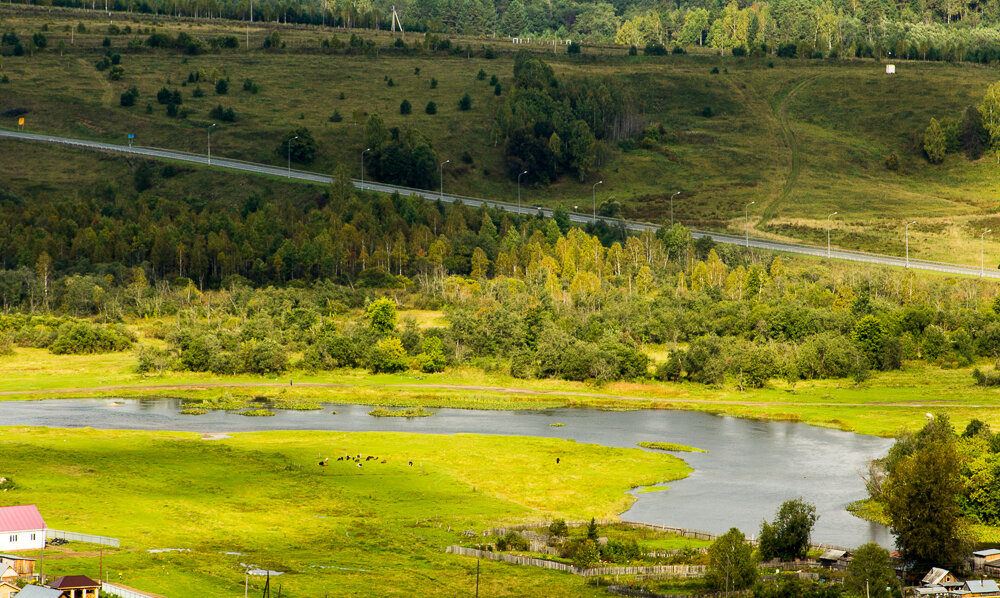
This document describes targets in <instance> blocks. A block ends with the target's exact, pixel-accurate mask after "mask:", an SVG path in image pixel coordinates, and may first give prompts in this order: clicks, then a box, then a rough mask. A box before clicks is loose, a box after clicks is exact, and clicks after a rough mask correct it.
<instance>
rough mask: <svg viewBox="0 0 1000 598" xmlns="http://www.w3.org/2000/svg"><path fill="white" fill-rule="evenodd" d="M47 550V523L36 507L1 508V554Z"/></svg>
mask: <svg viewBox="0 0 1000 598" xmlns="http://www.w3.org/2000/svg"><path fill="white" fill-rule="evenodd" d="M42 548H45V521H44V520H43V519H42V515H41V513H39V512H38V508H37V507H36V506H35V505H18V506H14V507H0V552H7V551H11V550H40V549H42Z"/></svg>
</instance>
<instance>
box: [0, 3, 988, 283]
mask: <svg viewBox="0 0 1000 598" xmlns="http://www.w3.org/2000/svg"><path fill="white" fill-rule="evenodd" d="M0 18H2V19H3V20H2V25H3V27H5V28H10V29H13V30H15V31H17V32H18V33H20V34H22V36H24V35H25V34H27V33H30V32H32V31H37V30H40V29H41V27H42V26H43V25H44V24H48V25H49V32H48V33H47V35H48V36H49V47H48V48H47V49H46V50H44V51H43V52H40V53H37V54H35V55H34V56H30V57H20V58H18V57H5V58H4V62H3V72H4V73H5V74H7V75H8V76H9V77H10V80H11V81H10V83H8V84H5V85H4V86H3V87H2V89H0V90H2V92H3V93H0V113H2V112H3V111H6V110H10V109H12V108H25V109H28V110H30V112H29V113H28V114H26V115H25V118H26V121H27V129H28V130H29V131H36V132H46V133H57V134H64V135H72V136H80V137H87V138H95V139H102V140H111V141H118V142H124V140H125V139H126V135H127V134H129V133H134V134H135V135H136V139H137V143H139V144H141V145H150V146H162V147H170V148H175V149H181V150H186V151H192V152H198V153H204V152H205V148H206V142H207V136H206V129H205V127H206V126H207V125H208V124H210V123H211V122H212V121H213V120H214V119H211V118H210V117H209V114H208V113H209V111H210V110H211V109H212V108H213V107H215V106H216V105H219V104H221V105H222V106H223V107H226V108H228V107H232V108H233V109H234V110H235V111H236V114H237V115H238V120H237V122H235V123H223V122H218V123H217V124H218V126H217V127H216V129H215V131H214V132H213V135H212V145H213V151H214V152H216V153H217V155H226V156H231V157H237V158H243V159H247V160H254V161H263V162H271V163H274V164H284V163H285V162H284V155H283V153H282V152H280V151H278V149H279V148H278V144H279V140H280V137H281V136H282V135H283V134H284V133H286V132H287V131H290V130H291V129H293V128H295V127H299V126H305V127H308V128H309V129H310V131H312V133H313V135H314V136H315V137H316V139H317V143H318V153H317V158H316V161H315V162H314V163H313V164H311V165H309V166H308V168H310V169H313V170H318V171H322V172H329V171H332V170H333V168H334V167H335V166H336V165H337V164H340V163H344V164H346V165H348V167H349V168H350V169H351V172H352V173H354V175H355V176H359V175H360V167H361V164H360V154H361V150H362V149H364V148H363V147H362V146H363V145H364V141H363V122H364V120H365V118H367V115H369V114H371V113H373V112H379V113H381V114H382V115H383V116H384V118H385V120H386V122H387V124H388V125H389V126H390V127H413V128H416V129H419V130H420V131H422V132H423V133H425V134H427V135H428V136H429V137H430V139H431V140H432V142H433V144H434V148H435V150H436V152H437V155H438V158H439V160H440V161H442V162H443V161H444V160H451V163H450V164H448V165H447V166H446V167H445V169H444V187H445V190H446V191H451V192H455V193H466V194H472V195H477V196H489V197H493V198H497V199H508V200H514V198H515V197H516V185H515V184H514V182H513V181H512V180H510V179H509V178H508V177H506V176H505V174H504V170H505V166H504V160H503V155H502V154H503V152H502V144H497V143H496V139H495V138H494V136H493V135H492V134H491V132H492V126H493V120H494V119H493V116H494V113H495V110H496V107H497V106H498V105H499V103H501V102H503V101H504V99H505V98H506V95H507V93H508V92H509V90H510V86H511V81H512V66H513V60H512V54H511V51H512V46H509V45H508V44H505V43H501V42H498V41H495V40H459V41H457V42H456V43H460V44H463V45H464V44H466V43H468V44H469V45H471V46H472V48H473V49H474V50H481V48H482V47H483V46H484V45H485V44H489V45H491V46H493V47H495V48H497V49H498V51H499V52H498V54H497V58H496V59H493V60H486V59H485V58H482V57H481V56H472V57H471V58H467V57H466V56H465V55H464V54H461V55H447V54H445V53H437V54H426V53H417V54H405V53H400V52H394V51H391V50H389V49H388V48H389V46H390V44H391V42H392V39H393V38H391V37H390V36H388V35H378V36H375V35H374V34H373V33H372V32H360V31H359V32H358V33H359V34H361V35H362V36H367V37H373V38H374V39H375V40H376V43H377V44H378V46H379V48H380V50H379V53H378V54H377V55H371V56H361V55H354V56H345V55H339V54H325V53H322V51H321V49H320V42H321V41H322V40H323V39H330V38H331V36H333V35H337V36H338V37H339V38H340V39H341V40H343V41H346V39H347V37H348V36H349V34H348V33H346V32H343V31H339V32H337V31H334V30H332V29H329V28H320V27H294V28H293V27H283V26H276V25H273V24H271V25H268V26H261V25H259V24H258V25H257V26H255V27H253V28H249V30H248V31H249V34H250V35H249V40H250V49H249V50H248V49H247V48H245V47H242V46H241V47H240V48H239V49H233V50H222V51H219V52H214V53H208V54H204V55H199V56H187V55H185V54H183V53H180V52H176V51H170V50H156V51H152V50H148V49H140V50H135V51H132V50H129V49H128V48H127V47H126V45H127V42H128V40H129V39H131V38H132V37H136V34H135V33H133V34H132V35H120V36H114V37H113V38H112V45H111V51H112V52H117V53H121V54H122V66H123V67H124V69H125V76H124V77H123V78H122V80H121V81H116V82H112V81H109V80H108V77H107V73H106V72H99V71H97V70H96V69H95V68H94V66H93V63H94V62H95V61H96V60H97V59H98V58H100V56H101V55H102V54H103V52H104V49H103V48H102V47H101V40H103V38H104V36H105V30H106V26H107V21H106V20H94V19H88V18H87V17H82V16H79V15H68V14H66V13H61V12H54V13H52V14H43V15H40V14H38V13H37V12H35V11H26V12H24V11H17V10H12V9H10V8H4V9H3V12H2V13H0ZM130 19H132V17H131V16H129V17H125V18H123V19H121V20H119V21H117V24H118V25H119V26H124V25H125V24H129V25H130V26H132V27H133V28H134V29H137V28H138V27H140V26H141V27H149V26H152V25H153V24H154V23H153V22H152V21H143V20H142V19H141V18H138V17H135V19H134V20H130ZM77 22H84V23H85V25H86V26H87V27H88V32H87V33H85V34H74V35H73V42H74V43H75V45H72V46H69V45H68V44H69V41H70V40H69V34H68V33H67V32H64V31H63V30H62V29H63V27H64V26H65V25H72V26H75V25H76V23H77ZM155 25H156V27H157V30H158V31H160V32H164V33H169V34H175V33H176V32H178V31H184V32H188V33H190V34H193V35H198V36H201V37H203V38H204V39H206V40H207V39H211V38H213V37H219V36H221V35H234V36H236V37H237V38H239V39H240V41H241V43H243V42H245V40H246V36H245V34H246V33H247V30H245V29H244V27H243V26H242V25H241V24H236V23H228V24H227V23H218V22H199V23H192V22H171V21H169V20H159V21H157V22H156V23H155ZM271 29H277V30H278V31H279V32H280V33H281V35H282V36H283V40H285V41H286V43H287V48H286V49H285V50H282V51H276V52H267V51H264V50H262V49H260V45H261V42H262V41H263V39H264V37H265V36H266V35H267V33H268V32H269V31H270V30H271ZM138 37H139V38H140V39H145V37H148V31H147V32H145V33H143V34H142V35H138ZM421 37H422V36H417V35H412V34H411V35H408V36H407V42H408V43H413V41H414V40H415V39H420V38H421ZM59 40H64V41H65V42H66V43H67V45H68V49H67V50H66V53H65V55H63V56H60V55H59V53H58V51H56V50H55V47H56V45H57V44H58V41H59ZM534 49H535V50H536V51H539V50H541V48H539V47H535V48H534ZM541 56H542V57H543V58H546V59H547V60H548V61H549V63H550V64H551V65H552V66H553V68H554V70H555V71H556V73H557V75H558V76H560V77H562V78H571V77H593V78H598V79H601V80H602V81H605V82H606V83H607V84H610V85H620V86H624V87H626V88H628V89H629V91H630V92H631V93H632V94H633V96H634V102H635V104H636V106H637V107H638V108H639V109H640V110H641V111H642V112H643V114H644V118H645V120H646V122H647V123H648V124H649V125H654V126H656V125H663V127H664V128H665V130H666V131H667V133H666V134H665V135H664V136H663V138H662V139H661V141H660V142H659V143H658V144H654V145H653V146H651V147H650V148H649V149H636V150H632V151H628V152H625V151H621V150H620V149H618V148H617V147H615V146H613V145H612V146H610V147H609V148H608V150H609V151H608V153H607V156H606V157H605V159H604V161H603V162H602V163H601V164H600V167H599V169H598V171H597V172H596V173H594V175H593V176H592V177H590V178H588V180H586V181H582V182H581V181H579V180H577V179H575V178H574V177H564V178H563V179H562V180H561V181H559V182H558V183H556V184H554V185H551V186H549V187H546V188H535V187H533V186H532V185H531V184H530V182H528V183H527V184H526V185H525V186H524V188H523V189H522V200H523V201H524V202H525V203H528V204H538V205H546V206H555V205H564V206H568V207H571V208H572V207H573V206H577V205H578V206H580V209H581V210H583V209H585V208H586V207H588V206H589V202H590V200H591V184H592V183H593V182H596V180H598V179H601V180H603V181H604V185H602V186H601V187H600V188H599V189H598V201H603V200H606V199H615V200H618V201H620V202H621V203H622V204H623V205H624V206H625V213H626V215H628V216H631V217H636V218H641V219H646V220H653V221H663V220H664V219H665V218H668V214H669V197H670V195H671V194H672V193H673V192H674V191H681V192H682V194H681V195H680V196H678V198H677V199H676V201H675V217H676V218H677V219H679V220H680V221H681V222H684V223H687V224H690V225H694V226H701V227H710V228H714V229H720V230H724V229H729V230H734V231H735V230H742V228H743V225H744V223H743V214H744V207H745V206H746V205H747V204H749V203H750V202H752V201H753V202H756V203H755V204H754V205H753V206H752V207H751V208H750V226H751V228H753V229H754V232H755V234H760V235H767V236H772V237H778V238H788V239H804V240H807V241H812V242H816V243H821V242H823V241H825V237H826V225H827V220H826V217H827V216H828V215H829V214H830V213H832V212H834V211H837V212H839V214H838V216H837V217H835V218H834V219H833V226H832V231H831V240H832V242H833V244H834V245H836V246H842V247H847V248H855V249H865V250H870V251H879V252H886V253H894V254H901V253H902V250H903V239H902V225H903V223H905V222H906V221H909V220H917V221H918V224H917V225H915V226H914V227H912V228H911V230H910V233H911V234H910V252H911V257H915V258H925V259H937V260H946V261H953V262H961V263H968V264H975V263H978V258H979V256H978V255H977V254H978V252H977V251H976V250H977V249H978V247H976V245H977V243H975V241H976V240H977V239H976V237H977V236H978V233H979V232H982V230H985V229H986V228H990V227H1000V216H997V215H996V211H997V208H998V207H1000V202H998V200H997V197H998V191H1000V186H998V184H997V182H996V181H997V177H996V173H997V170H998V168H1000V166H998V165H997V164H996V162H995V161H994V160H992V159H990V158H984V159H983V160H980V161H977V162H970V161H968V160H966V159H965V158H964V157H963V156H960V155H949V156H948V158H947V160H946V161H945V163H944V164H942V165H939V166H931V165H929V164H927V163H926V161H925V160H923V158H922V157H920V155H919V153H918V152H917V151H916V150H915V149H914V139H916V138H917V137H914V134H915V133H919V132H922V130H923V129H924V128H925V127H926V125H927V122H928V121H929V119H930V118H931V117H936V118H938V119H943V118H953V119H957V118H960V116H961V112H962V111H963V110H964V108H965V107H966V106H969V105H974V104H978V103H979V101H980V99H981V97H982V95H983V93H984V92H985V90H986V87H987V86H988V85H989V84H990V83H993V82H995V81H996V80H997V79H998V76H997V74H996V72H995V70H993V69H989V68H983V67H979V66H975V65H966V64H941V63H922V62H906V61H902V62H900V63H899V64H897V73H898V74H897V75H895V76H887V75H885V74H884V68H883V65H881V64H877V63H874V62H871V61H854V60H851V61H836V60H835V61H803V60H786V59H768V58H764V59H756V58H754V59H751V58H747V59H737V58H735V57H731V56H728V57H719V56H717V55H714V54H711V53H695V54H693V55H688V56H669V57H643V56H638V57H627V56H624V50H623V51H622V55H612V54H609V53H608V50H607V49H604V48H600V49H591V48H586V47H585V48H584V52H583V55H582V56H580V57H570V56H567V55H565V54H563V53H556V54H552V53H542V54H541ZM772 64H773V67H771V66H770V65H772ZM713 68H717V69H718V70H719V72H718V73H717V74H713V73H712V69H713ZM198 69H204V70H205V71H206V72H209V73H210V72H212V71H213V69H217V70H218V71H219V73H221V75H222V76H224V77H227V78H229V79H230V86H229V92H228V93H227V94H226V95H216V93H215V90H214V86H213V85H212V83H210V82H201V83H197V84H195V83H189V84H187V85H183V83H184V82H186V81H187V78H188V74H189V73H190V72H192V71H197V70H198ZM417 69H419V72H418V70H417ZM480 69H481V70H483V71H484V72H485V73H486V74H487V79H486V80H478V79H477V77H476V74H477V73H478V71H479V70H480ZM492 75H496V76H497V77H498V79H499V81H500V83H501V86H502V87H503V89H504V91H503V93H502V95H501V96H495V95H494V92H493V88H492V87H491V86H490V85H488V80H489V77H490V76H492ZM245 78H252V79H253V80H254V82H255V83H256V84H258V85H259V86H260V91H259V93H256V94H253V93H250V92H248V91H243V89H242V81H243V79H245ZM432 78H433V79H436V80H437V81H438V85H437V87H436V88H433V89H432V87H431V79H432ZM389 79H391V80H392V82H393V86H389V84H388V80H389ZM132 86H135V87H136V88H137V89H138V90H139V92H140V98H139V102H138V104H137V105H136V106H134V107H132V108H121V107H120V106H118V99H119V96H120V94H121V93H122V92H123V91H125V90H126V89H127V88H130V87H132ZM164 86H166V87H168V88H169V89H172V90H173V89H177V90H180V92H181V94H182V96H183V98H184V103H183V104H182V106H181V107H180V108H181V109H183V110H187V111H188V116H187V117H186V118H170V117H167V116H166V113H165V112H166V109H165V106H163V105H161V104H158V103H157V102H156V99H155V94H156V92H157V91H158V90H159V89H160V88H162V87H164ZM196 87H200V89H201V90H202V91H203V92H204V97H201V98H196V97H194V90H195V88H196ZM341 93H343V99H341V95H340V94H341ZM464 93H469V94H470V96H471V97H472V99H473V105H472V110H470V111H468V112H461V111H459V110H458V105H457V104H458V100H459V98H460V97H461V96H462V95H463V94H464ZM403 99H407V100H409V101H410V102H411V104H412V106H413V113H412V114H410V115H401V114H400V113H399V105H400V103H401V102H402V100H403ZM429 101H434V102H435V103H436V104H437V107H438V113H437V114H436V115H427V114H425V113H424V107H425V105H426V104H427V102H429ZM146 104H151V106H152V109H153V111H152V113H151V114H147V113H146V110H145V107H146ZM706 107H708V108H711V109H712V113H713V116H712V117H711V118H706V117H705V116H703V115H702V114H703V111H704V109H705V108H706ZM335 111H337V112H339V114H340V115H341V116H342V117H343V120H342V121H340V122H331V121H330V120H329V118H330V116H331V115H332V114H333V113H334V112H335ZM15 122H16V121H15V118H14V117H6V118H0V125H2V126H5V127H10V128H13V127H14V126H15ZM20 147H21V146H20V145H11V144H10V143H9V142H4V143H3V144H2V145H0V153H2V154H3V155H10V156H14V157H15V158H16V156H17V155H18V152H19V148H20ZM463 153H468V156H469V157H470V158H471V162H469V163H466V162H463V161H462V160H461V156H462V155H463ZM890 153H896V154H897V156H898V157H899V159H900V162H901V170H900V171H898V172H893V171H889V170H888V169H886V167H885V165H884V161H885V158H886V157H887V156H888V155H889V154H890ZM74 154H75V155H79V153H74ZM75 163H76V160H75V159H69V160H68V163H67V164H66V165H63V166H61V167H59V166H58V165H55V166H57V167H58V169H59V170H63V171H70V172H72V171H73V170H74V169H76V168H77V167H78V166H77V165H76V164H75ZM591 178H592V179H593V180H590V179H591ZM269 184H275V185H277V184H279V183H278V182H273V183H269ZM986 248H987V256H988V257H987V260H986V261H987V262H988V263H991V264H992V263H994V262H997V261H998V259H1000V258H998V257H997V256H998V255H1000V241H990V240H989V238H988V239H987V244H986ZM991 255H992V256H993V257H992V258H991V257H990V256H991Z"/></svg>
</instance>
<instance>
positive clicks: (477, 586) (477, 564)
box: [476, 559, 479, 598]
mask: <svg viewBox="0 0 1000 598" xmlns="http://www.w3.org/2000/svg"><path fill="white" fill-rule="evenodd" d="M476 598H479V559H476Z"/></svg>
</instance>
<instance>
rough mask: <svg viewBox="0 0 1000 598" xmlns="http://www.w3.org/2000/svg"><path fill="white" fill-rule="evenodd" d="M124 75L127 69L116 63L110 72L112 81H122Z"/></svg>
mask: <svg viewBox="0 0 1000 598" xmlns="http://www.w3.org/2000/svg"><path fill="white" fill-rule="evenodd" d="M124 75H125V69H123V68H122V67H120V66H117V65H115V66H113V67H111V72H109V73H108V79H111V80H112V81H120V80H121V78H122V77H123V76H124Z"/></svg>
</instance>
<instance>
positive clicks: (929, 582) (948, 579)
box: [920, 567, 958, 586]
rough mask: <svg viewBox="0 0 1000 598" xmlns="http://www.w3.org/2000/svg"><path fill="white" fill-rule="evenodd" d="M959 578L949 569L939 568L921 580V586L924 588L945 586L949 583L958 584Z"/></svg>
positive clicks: (929, 572) (932, 569)
mask: <svg viewBox="0 0 1000 598" xmlns="http://www.w3.org/2000/svg"><path fill="white" fill-rule="evenodd" d="M957 581H958V578H956V577H955V576H954V575H953V574H952V573H951V572H950V571H948V570H947V569H941V568H939V567H933V568H931V570H930V571H928V572H927V575H924V578H923V579H922V580H920V584H921V585H924V586H943V585H945V584H949V583H956V582H957Z"/></svg>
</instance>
